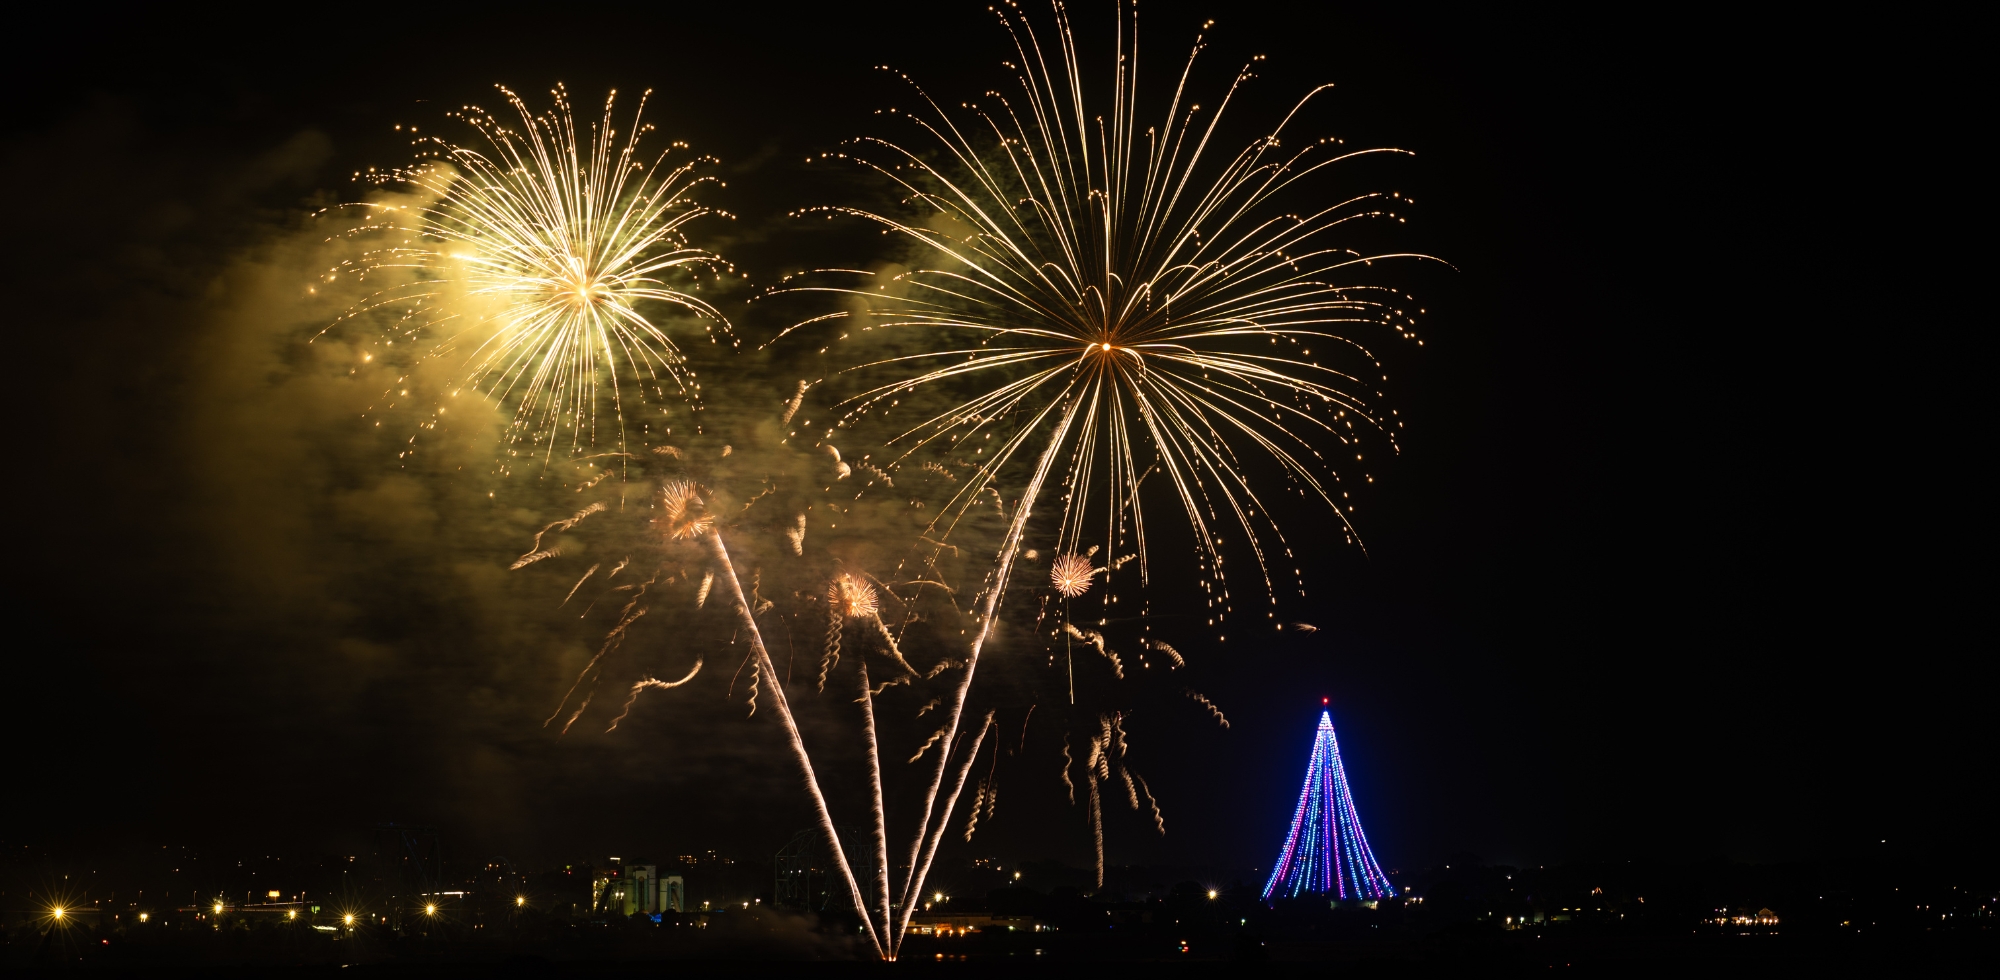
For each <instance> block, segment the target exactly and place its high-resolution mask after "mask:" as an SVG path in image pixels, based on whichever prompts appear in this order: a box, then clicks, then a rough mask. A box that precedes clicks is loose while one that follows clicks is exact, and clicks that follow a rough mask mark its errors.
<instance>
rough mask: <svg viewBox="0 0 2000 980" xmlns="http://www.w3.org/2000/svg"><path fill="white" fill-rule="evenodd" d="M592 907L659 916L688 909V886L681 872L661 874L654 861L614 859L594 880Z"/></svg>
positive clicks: (618, 912) (597, 909) (625, 913)
mask: <svg viewBox="0 0 2000 980" xmlns="http://www.w3.org/2000/svg"><path fill="white" fill-rule="evenodd" d="M590 908H591V911H593V912H597V913H608V914H612V915H635V914H639V913H644V914H646V915H658V914H660V913H662V912H685V911H687V886H686V883H685V882H684V881H682V879H681V876H680V875H666V876H664V877H662V876H661V875H660V869H659V867H658V866H657V865H652V864H624V863H622V862H618V861H617V860H616V859H613V864H612V866H611V867H610V868H607V869H605V870H603V871H599V872H598V873H597V876H596V877H595V878H593V879H591V882H590Z"/></svg>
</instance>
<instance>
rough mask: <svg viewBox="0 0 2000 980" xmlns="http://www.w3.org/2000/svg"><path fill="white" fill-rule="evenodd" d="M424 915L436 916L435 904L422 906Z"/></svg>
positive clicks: (436, 908)
mask: <svg viewBox="0 0 2000 980" xmlns="http://www.w3.org/2000/svg"><path fill="white" fill-rule="evenodd" d="M424 914H425V915H436V914H438V907H437V904H436V903H431V904H429V905H426V906H424Z"/></svg>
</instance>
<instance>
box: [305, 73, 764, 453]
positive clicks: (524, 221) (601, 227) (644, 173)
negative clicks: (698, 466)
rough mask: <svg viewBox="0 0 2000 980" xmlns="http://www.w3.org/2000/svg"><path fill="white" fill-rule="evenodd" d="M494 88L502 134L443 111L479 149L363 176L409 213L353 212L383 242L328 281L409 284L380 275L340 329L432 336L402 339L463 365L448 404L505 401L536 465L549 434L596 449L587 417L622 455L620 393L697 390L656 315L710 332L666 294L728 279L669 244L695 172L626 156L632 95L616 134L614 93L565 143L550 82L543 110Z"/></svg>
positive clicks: (686, 302)
mask: <svg viewBox="0 0 2000 980" xmlns="http://www.w3.org/2000/svg"><path fill="white" fill-rule="evenodd" d="M500 91H501V92H502V93H503V94H504V95H505V96H506V98H507V102H508V103H509V104H510V105H511V106H512V107H513V108H514V110H515V112H516V113H517V114H518V115H519V122H518V125H516V124H514V123H511V122H509V121H506V120H503V119H501V118H499V117H496V116H494V115H492V114H490V113H487V112H486V111H484V110H482V109H479V108H476V107H472V106H467V107H465V108H464V110H462V111H461V112H458V113H454V114H453V115H455V116H456V117H457V118H460V119H462V120H464V121H465V122H466V123H468V124H470V125H471V126H472V127H473V128H474V129H475V130H477V131H478V133H479V135H480V136H481V137H483V140H481V141H480V142H481V143H483V145H475V146H460V145H457V144H455V143H451V142H448V141H445V140H442V139H438V138H436V137H427V138H425V139H423V140H422V141H420V142H419V143H418V146H419V147H420V148H421V150H422V152H421V154H420V156H419V160H418V162H417V163H416V164H414V165H412V166H409V167H405V168H399V169H394V170H390V171H387V172H385V173H382V174H379V175H371V177H372V179H374V180H376V182H378V183H381V184H384V185H388V186H391V187H399V188H402V189H404V190H407V191H410V192H412V193H413V194H414V195H415V196H416V198H417V202H418V203H414V204H401V203H394V202H381V203H375V204H369V205H361V206H362V207H366V208H369V209H370V210H371V211H372V212H373V214H372V217H371V219H370V221H369V222H368V223H366V224H364V225H363V226H361V227H360V228H358V229H356V231H357V232H364V231H369V232H383V233H387V235H388V236H389V237H390V238H392V239H397V238H399V239H400V240H396V241H393V242H392V243H391V244H387V245H384V246H383V247H381V248H378V249H376V250H373V251H370V252H368V253H366V254H365V255H364V256H362V257H361V259H360V260H359V261H358V262H356V263H353V264H354V265H355V266H357V268H354V269H352V270H350V269H348V268H345V267H336V268H335V269H334V270H333V271H331V272H329V273H328V275H329V276H330V277H331V276H337V275H340V274H343V273H346V272H349V271H353V272H356V273H358V274H359V275H360V276H361V277H363V278H364V279H365V278H366V277H368V276H369V275H370V274H371V273H372V274H375V275H377V276H378V277H380V276H381V274H382V273H384V272H385V271H387V270H398V269H400V270H409V278H408V279H407V280H406V281H401V282H397V281H394V280H392V281H391V282H390V283H389V284H387V285H384V286H383V287H381V288H380V289H379V290H378V291H376V292H374V293H372V294H370V295H369V296H368V297H367V298H366V299H364V300H363V301H362V302H361V303H359V304H357V305H356V306H355V307H353V308H352V309H350V310H349V311H348V312H347V314H345V315H344V316H343V317H342V318H341V319H342V320H347V319H351V318H354V317H357V316H360V315H363V314H366V313H371V312H379V313H387V314H390V315H392V316H394V317H395V318H396V328H395V331H394V335H393V336H392V337H391V338H389V339H390V340H392V341H394V340H411V339H417V338H418V336H419V335H420V334H431V336H430V337H428V338H426V339H424V340H419V341H418V342H419V343H420V344H421V343H430V344H431V345H432V346H431V347H430V348H429V349H428V352H427V353H428V356H432V357H456V356H459V355H461V354H462V355H463V359H464V365H463V367H462V369H460V370H459V373H458V375H457V377H456V379H455V380H453V381H452V382H451V385H450V389H451V390H450V395H449V396H450V397H456V396H457V395H458V394H459V391H460V390H461V386H463V387H465V388H470V389H472V390H474V391H479V392H483V393H486V394H489V395H491V396H493V397H495V398H497V399H499V400H500V401H501V402H502V403H503V404H505V403H509V402H512V403H514V404H515V406H516V408H515V416H514V425H513V430H512V432H511V433H510V440H511V441H512V442H515V443H519V442H522V441H526V442H527V443H528V444H529V445H530V446H531V447H536V448H539V449H541V451H542V453H543V455H544V458H545V459H546V458H547V457H548V456H549V455H550V454H552V453H553V452H554V451H555V449H556V446H557V444H558V443H560V442H562V441H563V439H564V438H565V434H566V437H567V439H568V447H567V449H568V451H571V452H574V451H578V450H581V449H585V448H588V447H591V446H595V445H597V444H598V443H597V440H598V438H599V435H600V433H599V428H600V418H599V414H600V412H601V411H608V412H609V414H610V415H611V417H612V418H611V423H612V428H613V432H612V433H610V434H611V435H613V436H615V441H616V442H617V444H618V448H620V449H622V448H623V447H624V436H625V433H624V424H625V416H626V412H627V404H626V403H627V399H628V388H631V387H633V386H637V390H636V391H633V392H630V394H636V395H637V396H638V397H640V398H642V399H643V398H644V397H645V395H646V393H647V389H651V390H652V392H653V393H656V394H664V392H665V388H666V387H669V386H671V387H672V388H674V389H675V390H676V391H677V392H681V393H690V394H693V393H698V392H699V389H700V386H699V384H697V383H696V382H695V380H694V375H693V373H692V372H690V371H688V370H687V368H686V367H685V359H684V358H683V357H682V355H681V353H680V350H679V349H678V348H677V347H676V346H675V345H674V342H673V340H672V339H671V338H670V337H669V336H668V335H667V332H666V330H665V329H663V328H662V326H661V325H660V324H659V323H656V322H655V320H654V317H655V316H657V315H658V313H659V311H660V310H661V309H662V308H675V307H677V308H679V309H680V310H682V311H684V312H687V313H691V314H693V315H694V316H695V317H696V318H698V319H700V320H701V321H703V323H704V324H705V325H706V326H708V327H709V328H710V329H711V335H712V329H713V327H714V326H715V325H717V324H720V325H722V326H723V327H724V328H725V329H726V327H727V322H726V321H725V320H724V318H723V316H722V314H721V313H719V312H717V311H716V309H715V308H714V307H713V306H711V305H710V304H709V303H708V302H706V301H704V300H702V299H700V298H697V297H696V296H694V295H692V293H691V292H689V291H687V289H683V288H682V287H681V286H677V285H674V284H672V283H670V282H669V279H670V278H671V277H676V276H680V275H683V274H686V273H696V272H709V273H719V272H722V271H726V270H727V269H728V266H727V264H726V263H724V262H723V261H722V260H721V258H720V257H718V256H716V255H715V254H714V253H711V252H708V251H705V250H703V249H699V248H695V247H693V246H691V245H689V244H688V242H687V239H686V236H685V228H686V225H687V224H688V223H689V222H691V221H693V220H695V219H696V218H699V217H701V216H703V215H706V214H710V213H712V212H711V211H710V209H708V208H705V207H702V206H700V205H699V204H696V203H695V202H694V201H693V200H692V198H691V196H690V195H691V193H692V192H693V191H694V190H695V188H696V187H698V186H699V185H700V184H702V183H704V182H706V181H707V180H709V179H710V178H706V177H698V176H696V174H695V168H696V167H697V166H698V165H700V164H702V163H705V162H712V161H708V160H707V159H706V158H694V159H689V160H686V161H685V162H679V163H671V162H669V159H668V158H669V156H671V155H674V151H676V150H680V149H682V148H684V146H685V144H681V143H674V144H670V145H669V146H668V147H667V148H666V149H665V150H663V151H662V152H661V153H660V154H658V155H657V156H650V157H649V156H645V155H642V153H641V151H640V140H641V138H642V137H643V136H644V135H645V134H646V133H648V132H650V131H651V130H652V128H653V127H652V126H651V125H650V124H644V123H642V122H641V121H640V120H641V116H642V115H643V114H644V111H645V99H644V97H642V98H641V99H640V104H639V108H638V110H636V111H635V112H634V113H633V114H632V120H631V123H632V125H631V128H630V129H629V130H628V131H627V132H624V133H622V134H621V133H620V132H619V131H618V130H617V129H616V126H615V120H614V118H613V113H612V106H613V101H614V99H615V97H616V94H617V93H615V92H614V93H612V95H611V96H610V97H607V98H606V99H605V101H604V115H603V117H602V119H601V120H599V121H598V122H596V123H595V124H593V125H591V126H590V127H589V131H588V132H586V133H582V134H579V132H578V129H577V124H576V120H575V119H574V117H573V116H572V113H571V111H570V104H569V97H568V94H567V93H566V92H565V91H564V90H563V89H562V88H561V87H560V86H558V87H557V88H556V89H555V90H554V92H553V95H554V108H553V109H552V110H551V111H550V112H547V113H543V114H536V113H535V112H533V111H532V110H530V109H529V108H528V105H527V103H525V102H523V101H522V100H521V98H520V97H519V96H517V95H515V94H514V93H513V92H511V91H508V90H507V89H505V88H502V89H501V90H500ZM648 94H649V95H650V94H651V93H650V92H649V93H648ZM345 265H346V264H344V266H345ZM693 288H698V287H695V286H692V285H690V286H688V289H693ZM337 322H338V321H337ZM600 386H602V389H600Z"/></svg>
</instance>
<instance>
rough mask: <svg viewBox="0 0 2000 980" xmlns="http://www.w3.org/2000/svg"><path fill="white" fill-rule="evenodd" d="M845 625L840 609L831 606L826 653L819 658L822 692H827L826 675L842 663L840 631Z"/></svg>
mask: <svg viewBox="0 0 2000 980" xmlns="http://www.w3.org/2000/svg"><path fill="white" fill-rule="evenodd" d="M843 625H844V618H843V617H842V616H841V614H840V609H839V607H837V606H833V605H830V604H829V605H828V606H827V616H826V651H825V652H824V653H822V654H821V655H820V658H819V689H820V690H821V691H825V690H826V675H827V674H829V673H831V672H832V671H833V668H834V667H835V666H836V665H837V664H839V663H840V630H841V627H842V626H843Z"/></svg>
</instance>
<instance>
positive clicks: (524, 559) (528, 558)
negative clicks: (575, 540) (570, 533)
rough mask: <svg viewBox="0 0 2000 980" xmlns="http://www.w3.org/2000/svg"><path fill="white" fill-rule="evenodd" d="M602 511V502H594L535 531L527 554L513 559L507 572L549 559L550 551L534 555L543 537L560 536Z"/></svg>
mask: <svg viewBox="0 0 2000 980" xmlns="http://www.w3.org/2000/svg"><path fill="white" fill-rule="evenodd" d="M602 510H604V501H602V500H599V501H594V502H592V503H590V504H589V505H587V506H585V507H584V508H583V509H582V510H579V511H577V512H576V513H574V514H571V515H570V516H568V517H565V518H563V519H562V520H560V521H554V522H552V523H550V524H549V525H548V526H547V527H544V528H542V529H541V530H539V531H536V532H535V540H534V541H533V542H532V543H530V544H529V545H528V553H527V554H524V555H522V556H521V557H520V558H517V559H515V561H514V564H512V565H509V566H508V571H513V570H515V569H518V568H521V567H523V566H526V565H530V564H533V563H534V562H537V561H540V560H542V558H546V557H549V556H550V555H552V554H554V553H555V552H553V551H552V552H549V553H545V554H542V555H539V556H538V555H536V554H535V551H536V549H538V548H540V547H541V546H542V536H543V535H546V534H548V533H549V532H550V531H555V532H556V533H558V534H560V533H562V532H564V531H567V530H569V529H570V528H573V527H575V526H577V525H578V524H581V523H583V519H584V518H586V517H589V516H590V515H592V514H595V513H598V512H600V511H602Z"/></svg>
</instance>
